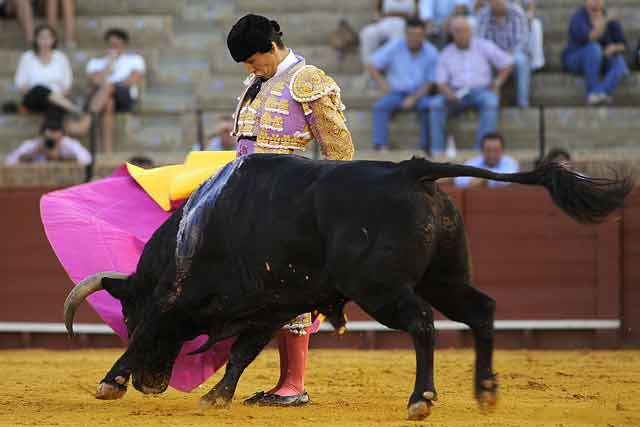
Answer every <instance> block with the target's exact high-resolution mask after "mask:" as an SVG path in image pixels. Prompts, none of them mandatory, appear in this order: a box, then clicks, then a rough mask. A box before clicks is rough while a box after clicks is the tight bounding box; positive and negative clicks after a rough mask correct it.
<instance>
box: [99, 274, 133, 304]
mask: <svg viewBox="0 0 640 427" xmlns="http://www.w3.org/2000/svg"><path fill="white" fill-rule="evenodd" d="M130 285H131V283H129V279H128V278H127V279H113V278H110V277H104V278H102V287H103V288H104V290H105V291H107V292H109V294H110V295H111V296H112V297H114V298H115V299H117V300H120V301H123V300H125V299H129V298H130V297H131V296H132V286H130Z"/></svg>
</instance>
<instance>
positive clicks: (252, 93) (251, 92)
mask: <svg viewBox="0 0 640 427" xmlns="http://www.w3.org/2000/svg"><path fill="white" fill-rule="evenodd" d="M261 87H262V79H260V78H258V79H256V81H255V82H253V84H252V85H251V86H249V89H248V90H247V98H249V102H251V101H253V100H254V99H256V96H258V92H260V88H261Z"/></svg>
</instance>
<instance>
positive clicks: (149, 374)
mask: <svg viewBox="0 0 640 427" xmlns="http://www.w3.org/2000/svg"><path fill="white" fill-rule="evenodd" d="M135 282H136V276H135V274H134V275H131V276H126V275H123V274H120V273H99V274H96V275H93V276H91V277H87V278H86V279H84V280H82V281H81V282H80V283H78V284H77V285H76V286H75V287H74V288H73V290H72V291H71V292H70V293H69V295H68V297H67V300H66V301H65V305H64V317H65V326H66V328H67V331H68V333H69V335H70V336H73V318H74V316H75V312H76V310H77V308H78V307H79V306H80V305H81V304H82V302H83V301H84V300H85V299H86V298H87V297H88V296H89V295H91V294H93V293H94V292H97V291H100V290H106V291H107V292H108V293H109V294H110V295H111V296H113V297H114V298H116V299H118V300H119V301H120V303H121V304H122V314H123V315H124V321H125V324H126V326H127V332H128V335H129V345H128V348H127V351H126V352H125V353H124V354H123V355H122V356H121V357H120V359H118V361H117V362H116V363H115V364H114V366H113V367H112V368H111V370H110V371H109V372H108V373H107V375H106V376H105V378H104V379H103V380H102V382H101V384H100V386H99V387H98V390H97V392H96V397H97V398H100V399H116V398H120V397H122V396H123V395H124V393H125V392H126V384H127V382H128V381H129V377H130V376H131V377H132V380H133V381H132V382H133V386H134V387H135V388H136V389H137V390H139V391H141V392H143V393H154V394H155V393H162V392H163V391H165V390H166V389H167V386H168V385H169V379H170V378H171V370H172V368H173V364H174V362H175V359H176V357H177V356H178V353H179V351H180V348H181V346H182V343H183V342H184V340H185V339H184V338H183V337H181V334H180V333H179V331H180V329H181V322H180V319H179V317H180V316H176V313H175V305H174V304H168V303H167V299H168V298H167V297H166V292H161V290H160V289H158V288H156V287H154V288H151V289H149V288H145V287H144V286H136V285H139V284H138V283H135ZM162 294H165V295H162Z"/></svg>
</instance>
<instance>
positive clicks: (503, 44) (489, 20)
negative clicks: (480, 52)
mask: <svg viewBox="0 0 640 427" xmlns="http://www.w3.org/2000/svg"><path fill="white" fill-rule="evenodd" d="M476 35H477V36H478V37H481V38H484V39H487V40H489V41H492V42H493V43H495V44H496V45H497V46H498V47H499V48H500V49H502V50H504V51H507V52H509V53H510V54H511V55H512V56H513V61H514V63H515V77H516V88H517V90H516V93H517V105H518V107H520V108H527V107H529V85H530V84H531V60H530V58H529V23H528V20H527V17H526V15H525V13H524V11H523V10H522V8H521V7H520V6H518V5H517V4H514V3H511V2H510V1H509V0H491V1H490V2H489V7H485V8H484V9H482V10H481V11H480V13H479V14H478V27H477V29H476Z"/></svg>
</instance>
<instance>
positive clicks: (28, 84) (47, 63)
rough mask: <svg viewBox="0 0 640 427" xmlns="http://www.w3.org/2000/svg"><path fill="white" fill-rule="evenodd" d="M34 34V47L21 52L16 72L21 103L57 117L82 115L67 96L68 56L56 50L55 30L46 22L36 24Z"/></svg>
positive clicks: (69, 79)
mask: <svg viewBox="0 0 640 427" xmlns="http://www.w3.org/2000/svg"><path fill="white" fill-rule="evenodd" d="M35 37H36V40H35V42H34V43H33V48H32V49H30V50H28V51H27V52H25V53H23V54H22V57H21V58H20V62H19V64H18V69H17V70H16V75H15V85H16V86H17V87H18V90H19V91H20V93H22V95H23V99H22V104H23V106H24V107H25V108H27V109H28V110H30V111H34V112H39V113H44V114H45V116H47V117H48V118H55V119H59V120H61V119H62V116H64V114H65V113H66V112H73V113H79V114H82V110H81V109H80V108H79V107H77V106H76V105H75V104H74V103H73V102H72V101H70V100H69V98H68V95H69V94H70V92H71V82H72V74H71V66H70V65H69V59H68V58H67V56H66V55H65V54H64V53H62V52H60V51H59V50H57V49H56V46H57V37H56V32H55V30H54V29H53V28H51V27H49V26H48V25H41V26H38V27H37V28H36V31H35Z"/></svg>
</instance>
